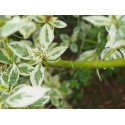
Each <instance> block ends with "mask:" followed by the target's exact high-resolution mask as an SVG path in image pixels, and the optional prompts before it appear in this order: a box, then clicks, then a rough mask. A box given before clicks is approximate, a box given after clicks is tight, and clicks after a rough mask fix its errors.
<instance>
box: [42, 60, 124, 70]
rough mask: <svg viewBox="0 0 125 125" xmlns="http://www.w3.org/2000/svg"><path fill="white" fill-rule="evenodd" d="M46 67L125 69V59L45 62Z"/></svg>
mask: <svg viewBox="0 0 125 125" xmlns="http://www.w3.org/2000/svg"><path fill="white" fill-rule="evenodd" d="M43 64H44V65H47V66H54V67H64V68H89V69H92V68H98V69H100V68H113V67H125V60H124V59H122V58H121V59H114V60H95V61H68V60H60V61H58V62H56V63H50V62H43Z"/></svg>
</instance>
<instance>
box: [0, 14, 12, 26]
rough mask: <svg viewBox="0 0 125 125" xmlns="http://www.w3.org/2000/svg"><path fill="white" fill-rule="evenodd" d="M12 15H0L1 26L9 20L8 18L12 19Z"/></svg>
mask: <svg viewBox="0 0 125 125" xmlns="http://www.w3.org/2000/svg"><path fill="white" fill-rule="evenodd" d="M10 19H11V17H10V16H7V15H0V26H1V25H3V24H4V23H5V22H7V21H8V20H10Z"/></svg>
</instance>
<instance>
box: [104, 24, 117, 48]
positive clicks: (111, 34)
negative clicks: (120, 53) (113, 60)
mask: <svg viewBox="0 0 125 125" xmlns="http://www.w3.org/2000/svg"><path fill="white" fill-rule="evenodd" d="M106 30H107V31H108V34H109V40H108V42H107V43H106V45H105V47H112V46H113V44H114V41H115V37H116V33H117V30H116V27H115V25H114V24H112V25H111V26H110V27H106Z"/></svg>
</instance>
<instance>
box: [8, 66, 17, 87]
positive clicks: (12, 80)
mask: <svg viewBox="0 0 125 125" xmlns="http://www.w3.org/2000/svg"><path fill="white" fill-rule="evenodd" d="M8 75H9V78H8V84H9V85H10V86H11V85H13V84H16V83H17V81H18V79H19V70H18V68H17V66H16V65H15V64H13V65H12V67H11V68H10V70H9V71H8Z"/></svg>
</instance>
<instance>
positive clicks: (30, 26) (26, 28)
mask: <svg viewBox="0 0 125 125" xmlns="http://www.w3.org/2000/svg"><path fill="white" fill-rule="evenodd" d="M35 29H36V25H35V24H34V23H33V22H26V23H25V24H24V25H23V26H22V27H21V29H20V30H19V32H20V33H21V34H22V35H23V37H24V38H25V39H27V38H28V37H29V36H30V35H31V34H32V33H33V32H34V31H35Z"/></svg>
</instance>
